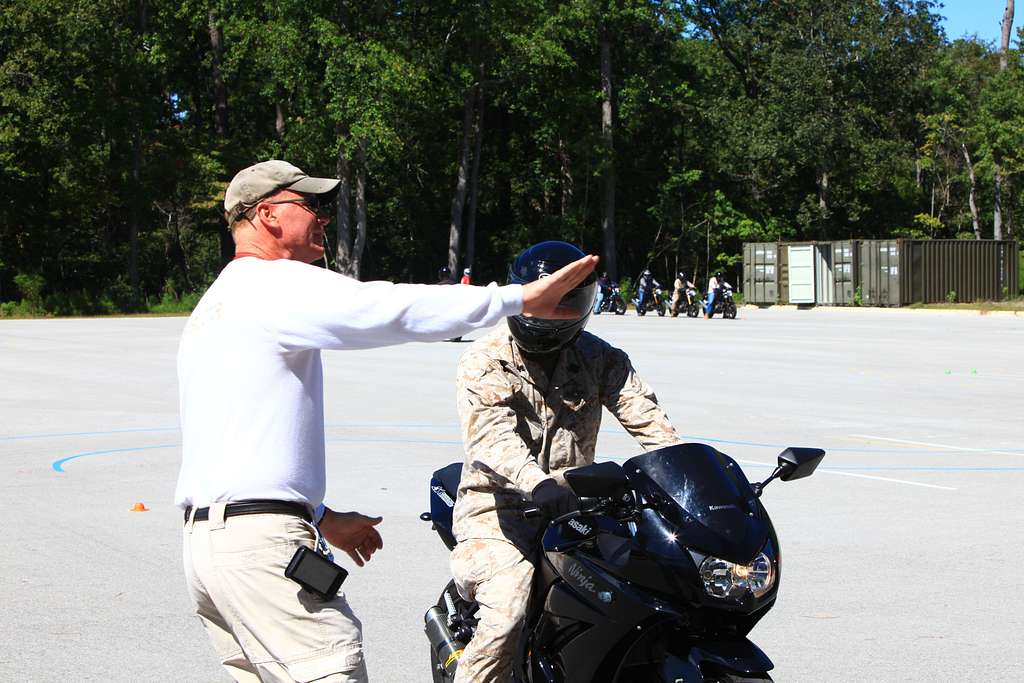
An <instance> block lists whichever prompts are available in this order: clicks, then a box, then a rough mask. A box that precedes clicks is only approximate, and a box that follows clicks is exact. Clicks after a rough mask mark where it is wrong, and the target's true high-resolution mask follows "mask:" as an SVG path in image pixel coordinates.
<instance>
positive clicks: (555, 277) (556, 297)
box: [523, 256, 598, 320]
mask: <svg viewBox="0 0 1024 683" xmlns="http://www.w3.org/2000/svg"><path fill="white" fill-rule="evenodd" d="M597 261H598V258H597V257H596V256H584V257H583V258H581V259H580V260H578V261H573V262H572V263H570V264H569V265H567V266H565V267H563V268H561V269H559V270H556V271H555V272H554V273H552V274H551V275H549V276H548V277H544V278H541V279H539V280H534V281H533V282H528V283H527V284H525V285H523V315H525V316H530V317H533V318H545V319H547V320H560V319H570V318H578V317H579V311H576V310H568V309H562V308H559V306H558V302H560V301H561V300H562V297H563V296H565V295H566V294H568V293H569V290H571V289H572V288H574V287H575V286H576V285H578V284H579V283H581V282H583V280H584V279H585V278H586V277H587V276H588V275H590V274H591V273H592V272H593V271H594V268H596V267H597Z"/></svg>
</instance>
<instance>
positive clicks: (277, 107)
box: [274, 100, 284, 140]
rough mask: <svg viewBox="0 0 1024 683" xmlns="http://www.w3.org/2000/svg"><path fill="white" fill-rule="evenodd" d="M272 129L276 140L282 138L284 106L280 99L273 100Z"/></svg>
mask: <svg viewBox="0 0 1024 683" xmlns="http://www.w3.org/2000/svg"><path fill="white" fill-rule="evenodd" d="M274 131H275V132H276V133H277V139H278V140H284V107H283V106H281V100H278V101H277V102H274Z"/></svg>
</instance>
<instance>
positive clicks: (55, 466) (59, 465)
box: [50, 443, 181, 474]
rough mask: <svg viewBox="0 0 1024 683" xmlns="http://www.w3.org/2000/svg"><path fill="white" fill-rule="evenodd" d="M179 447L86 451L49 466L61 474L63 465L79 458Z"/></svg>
mask: <svg viewBox="0 0 1024 683" xmlns="http://www.w3.org/2000/svg"><path fill="white" fill-rule="evenodd" d="M180 445H181V444H180V443H169V444H161V445H159V446H136V447H134V448H112V449H110V450H106V451H88V452H86V453H76V454H75V455H69V456H68V457H66V458H61V459H60V460H54V461H53V463H51V465H50V466H51V467H52V468H53V469H54V471H55V472H60V473H62V474H63V473H64V463H66V462H70V461H72V460H78V459H79V458H88V457H90V456H94V455H109V454H111V453H131V452H134V451H149V450H154V449H157V448H177V447H178V446H180Z"/></svg>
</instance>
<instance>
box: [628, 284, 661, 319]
mask: <svg viewBox="0 0 1024 683" xmlns="http://www.w3.org/2000/svg"><path fill="white" fill-rule="evenodd" d="M641 299H642V301H641ZM633 307H634V308H636V314H637V315H646V314H647V312H648V311H657V312H658V315H659V316H664V315H665V313H667V312H668V299H667V298H666V296H665V292H663V291H662V290H661V288H659V287H652V288H651V291H650V292H645V293H644V294H643V295H642V296H641V295H637V297H636V298H635V299H633Z"/></svg>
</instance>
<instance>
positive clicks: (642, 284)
mask: <svg viewBox="0 0 1024 683" xmlns="http://www.w3.org/2000/svg"><path fill="white" fill-rule="evenodd" d="M660 288H661V284H660V283H659V282H658V281H657V280H655V279H654V276H653V275H651V271H650V270H644V272H642V273H640V277H639V278H637V287H636V300H637V311H638V312H639V311H642V310H645V307H646V306H647V300H648V298H650V297H651V296H652V295H653V294H654V290H655V289H660Z"/></svg>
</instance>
